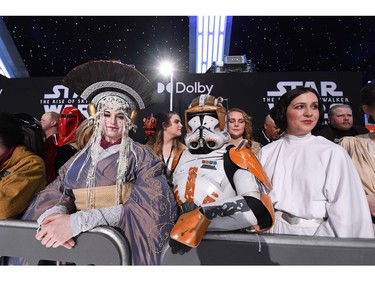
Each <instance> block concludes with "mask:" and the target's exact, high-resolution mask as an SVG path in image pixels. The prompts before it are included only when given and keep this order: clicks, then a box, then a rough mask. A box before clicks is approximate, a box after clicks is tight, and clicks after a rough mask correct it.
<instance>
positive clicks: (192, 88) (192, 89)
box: [157, 82, 214, 94]
mask: <svg viewBox="0 0 375 281" xmlns="http://www.w3.org/2000/svg"><path fill="white" fill-rule="evenodd" d="M213 87H214V85H204V84H201V82H194V83H192V84H185V83H183V82H176V83H174V84H173V88H172V87H171V83H168V84H167V85H164V84H163V83H161V82H158V87H157V92H158V94H160V93H163V92H164V91H165V90H166V91H167V92H168V93H171V92H173V93H176V94H183V93H188V94H210V93H211V91H212V89H213Z"/></svg>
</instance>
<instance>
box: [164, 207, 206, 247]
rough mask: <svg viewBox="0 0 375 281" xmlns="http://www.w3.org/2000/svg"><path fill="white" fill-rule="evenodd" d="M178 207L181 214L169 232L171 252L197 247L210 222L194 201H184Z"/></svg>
mask: <svg viewBox="0 0 375 281" xmlns="http://www.w3.org/2000/svg"><path fill="white" fill-rule="evenodd" d="M179 208H180V213H181V215H180V216H179V218H178V220H177V222H176V224H175V225H174V227H173V229H172V231H171V234H170V237H171V239H170V243H169V245H170V247H171V248H172V253H173V254H176V253H180V254H184V253H186V252H188V251H190V249H191V248H196V247H198V245H199V244H200V242H201V241H202V238H203V236H204V234H205V233H206V230H207V228H208V226H209V224H210V222H211V221H210V220H209V219H208V218H207V217H206V216H205V215H204V213H203V210H202V208H200V207H198V206H197V205H195V204H194V203H189V202H185V203H183V204H182V205H180V207H179Z"/></svg>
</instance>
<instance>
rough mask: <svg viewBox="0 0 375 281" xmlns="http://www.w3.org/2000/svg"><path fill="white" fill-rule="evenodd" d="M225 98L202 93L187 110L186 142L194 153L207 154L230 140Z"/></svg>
mask: <svg viewBox="0 0 375 281" xmlns="http://www.w3.org/2000/svg"><path fill="white" fill-rule="evenodd" d="M222 102H223V98H221V97H219V98H215V97H214V96H210V95H200V96H199V97H196V98H195V99H193V101H192V102H191V104H190V106H189V108H188V109H187V110H185V122H186V126H185V128H186V135H185V144H186V146H187V147H188V149H189V151H190V152H191V153H193V154H207V153H210V152H211V151H213V150H215V149H219V148H220V147H222V146H223V145H224V144H226V143H228V142H229V140H230V135H229V133H228V131H227V120H226V109H225V107H223V105H222Z"/></svg>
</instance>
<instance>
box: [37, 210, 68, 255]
mask: <svg viewBox="0 0 375 281" xmlns="http://www.w3.org/2000/svg"><path fill="white" fill-rule="evenodd" d="M40 228H41V229H40V230H39V231H38V233H37V234H36V235H35V238H36V239H37V240H41V243H42V245H44V246H46V247H47V248H50V247H52V248H57V247H59V246H64V247H65V248H67V249H71V248H73V246H74V245H75V243H74V240H73V234H72V229H71V226H70V215H67V214H55V215H51V216H48V217H46V218H45V219H44V220H43V222H42V223H41V224H40Z"/></svg>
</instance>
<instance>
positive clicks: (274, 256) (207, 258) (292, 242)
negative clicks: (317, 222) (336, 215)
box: [162, 232, 375, 265]
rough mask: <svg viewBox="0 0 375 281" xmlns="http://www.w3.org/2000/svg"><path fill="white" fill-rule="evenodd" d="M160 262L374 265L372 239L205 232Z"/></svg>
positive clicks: (374, 245)
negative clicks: (190, 245)
mask: <svg viewBox="0 0 375 281" xmlns="http://www.w3.org/2000/svg"><path fill="white" fill-rule="evenodd" d="M162 265H375V239H363V238H331V237H312V236H294V235H272V234H261V235H256V234H250V233H233V232H207V233H206V235H205V236H204V238H203V240H202V242H201V244H200V245H199V246H198V247H197V248H194V249H191V250H190V251H189V252H188V253H185V254H183V255H180V254H173V253H172V252H171V249H170V247H169V246H167V247H166V248H164V252H163V256H162Z"/></svg>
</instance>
